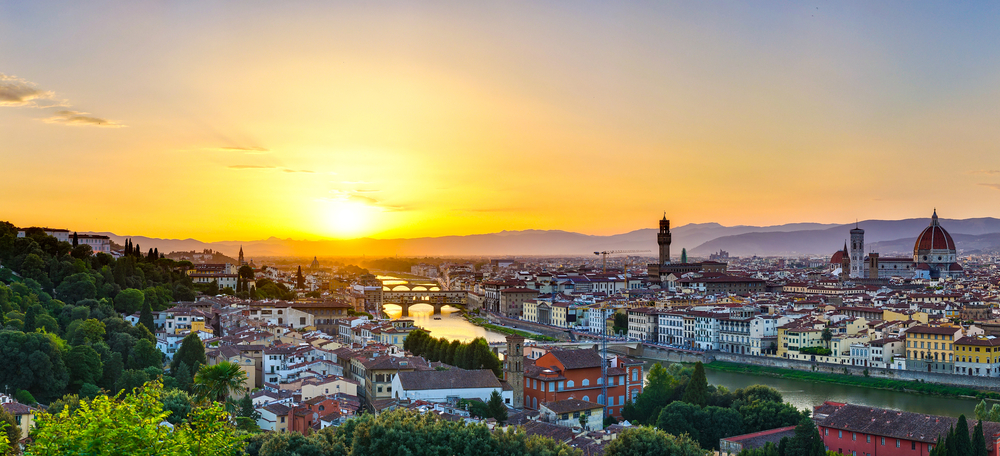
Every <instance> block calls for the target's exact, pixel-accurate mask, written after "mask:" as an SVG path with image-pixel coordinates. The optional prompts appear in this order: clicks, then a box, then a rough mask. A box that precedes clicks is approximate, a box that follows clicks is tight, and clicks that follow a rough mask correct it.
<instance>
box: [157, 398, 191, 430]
mask: <svg viewBox="0 0 1000 456" xmlns="http://www.w3.org/2000/svg"><path fill="white" fill-rule="evenodd" d="M160 400H161V402H163V411H165V412H170V414H169V415H167V421H169V422H170V424H180V423H182V422H184V420H186V419H187V417H188V414H189V413H191V409H192V408H194V402H193V401H192V399H191V396H189V395H188V393H187V392H185V391H181V390H178V389H172V390H167V391H165V392H164V393H163V396H161V398H160Z"/></svg>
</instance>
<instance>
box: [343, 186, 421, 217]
mask: <svg viewBox="0 0 1000 456" xmlns="http://www.w3.org/2000/svg"><path fill="white" fill-rule="evenodd" d="M379 191H381V190H367V191H366V193H371V192H379ZM330 193H331V194H333V195H334V196H332V197H330V198H323V199H325V200H327V201H346V202H352V203H361V204H364V205H367V206H372V207H377V208H379V209H381V210H383V211H385V212H403V211H409V210H412V208H411V207H409V206H402V205H396V204H386V203H385V202H383V201H381V200H378V199H375V198H372V197H370V196H365V195H360V194H359V193H361V192H359V191H350V190H330Z"/></svg>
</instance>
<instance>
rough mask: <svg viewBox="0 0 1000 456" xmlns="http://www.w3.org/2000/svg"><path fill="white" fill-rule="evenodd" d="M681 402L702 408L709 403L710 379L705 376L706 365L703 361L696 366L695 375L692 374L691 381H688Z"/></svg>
mask: <svg viewBox="0 0 1000 456" xmlns="http://www.w3.org/2000/svg"><path fill="white" fill-rule="evenodd" d="M681 400H682V401H684V402H687V403H688V404H693V405H697V406H700V407H704V406H705V403H706V402H708V378H707V377H706V376H705V365H703V364H702V363H701V361H698V363H696V364H695V365H694V373H693V374H691V380H688V384H687V388H685V389H684V397H682V398H681Z"/></svg>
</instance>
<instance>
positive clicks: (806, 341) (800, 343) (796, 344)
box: [778, 326, 826, 360]
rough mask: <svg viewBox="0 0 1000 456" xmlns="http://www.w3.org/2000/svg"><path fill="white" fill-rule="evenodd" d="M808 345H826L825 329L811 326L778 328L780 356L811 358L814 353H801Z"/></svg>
mask: <svg viewBox="0 0 1000 456" xmlns="http://www.w3.org/2000/svg"><path fill="white" fill-rule="evenodd" d="M806 347H826V342H825V341H824V340H823V330H822V329H816V328H813V327H811V326H804V327H795V328H785V327H779V328H778V356H779V357H781V358H788V359H804V360H811V359H812V355H810V354H802V353H799V350H801V349H803V348H806Z"/></svg>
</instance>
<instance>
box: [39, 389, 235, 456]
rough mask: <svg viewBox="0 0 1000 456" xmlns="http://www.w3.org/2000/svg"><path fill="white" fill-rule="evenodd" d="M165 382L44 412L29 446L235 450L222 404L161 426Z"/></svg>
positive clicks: (46, 450) (50, 452)
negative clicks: (132, 391) (172, 425)
mask: <svg viewBox="0 0 1000 456" xmlns="http://www.w3.org/2000/svg"><path fill="white" fill-rule="evenodd" d="M161 396H162V385H160V384H159V383H158V382H150V383H149V384H147V385H144V386H143V387H141V388H139V389H137V390H136V391H135V393H134V394H130V395H127V396H125V397H124V398H122V399H121V400H117V399H118V398H111V397H108V396H104V395H101V396H98V397H96V398H95V399H94V400H93V401H91V402H90V403H83V404H81V405H80V408H79V409H78V410H76V411H75V412H73V413H70V411H69V410H68V409H63V410H62V411H61V412H60V413H59V414H58V415H51V414H47V413H41V414H40V415H39V417H38V426H37V429H36V430H35V433H34V443H33V444H32V445H31V446H29V447H28V450H27V454H28V455H30V456H57V455H65V454H87V455H108V456H110V455H121V454H128V455H149V456H153V455H157V456H161V455H166V456H174V455H176V456H181V455H185V456H186V455H202V456H216V455H218V456H222V455H227V456H228V455H235V454H237V452H238V451H239V449H240V447H241V443H242V438H241V437H239V436H238V435H237V433H236V430H235V429H234V428H233V427H232V426H231V425H230V424H229V420H228V417H227V415H226V413H225V412H224V411H223V410H222V408H221V407H220V406H218V405H213V406H209V407H204V408H200V407H199V408H195V409H193V410H192V411H191V412H190V414H189V415H188V421H187V422H186V423H183V424H179V425H175V426H174V427H173V429H171V428H170V427H167V426H160V423H161V422H162V421H163V420H164V419H165V418H166V417H167V412H165V411H164V410H163V404H162V403H161V402H160V398H161Z"/></svg>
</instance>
